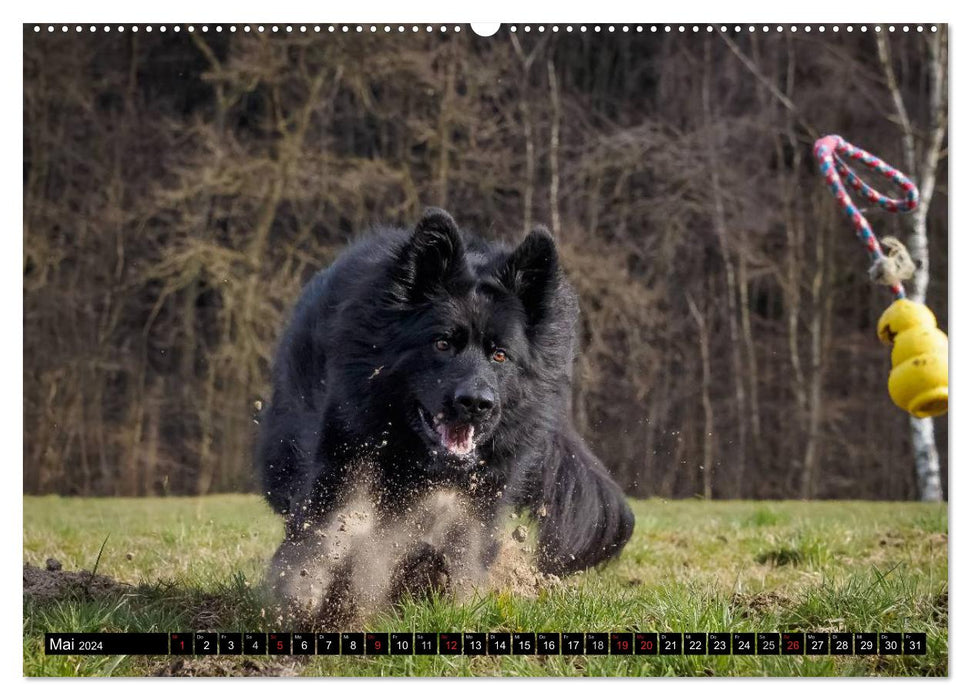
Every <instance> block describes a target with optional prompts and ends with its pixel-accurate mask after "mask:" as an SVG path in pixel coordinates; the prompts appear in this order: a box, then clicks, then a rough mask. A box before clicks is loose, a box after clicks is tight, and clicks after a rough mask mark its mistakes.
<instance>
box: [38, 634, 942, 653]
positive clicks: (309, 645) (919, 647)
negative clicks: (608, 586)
mask: <svg viewBox="0 0 971 700" xmlns="http://www.w3.org/2000/svg"><path fill="white" fill-rule="evenodd" d="M44 652H45V653H46V654H48V655H55V656H57V655H61V656H63V655H68V654H74V655H79V656H87V655H114V654H126V655H153V654H155V655H177V656H178V655H194V656H205V655H217V654H220V655H241V654H245V655H250V656H252V655H259V656H263V655H271V656H273V655H286V656H291V655H297V656H302V655H306V656H319V655H331V656H337V655H340V656H401V655H407V656H411V655H416V654H417V655H441V656H461V655H464V656H486V655H488V656H522V655H532V654H535V655H577V656H580V655H583V656H608V655H609V656H683V655H689V656H691V655H704V656H819V655H834V656H844V655H870V654H873V655H883V656H892V655H923V654H926V653H927V635H926V634H925V633H924V632H367V633H365V632H316V633H312V632H93V633H84V632H48V633H47V634H45V635H44Z"/></svg>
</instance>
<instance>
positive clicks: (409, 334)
mask: <svg viewBox="0 0 971 700" xmlns="http://www.w3.org/2000/svg"><path fill="white" fill-rule="evenodd" d="M578 315H579V309H578V305H577V300H576V295H575V293H574V292H573V290H572V288H571V287H570V286H569V284H568V283H567V281H566V279H565V277H564V275H563V273H562V271H561V268H560V265H559V262H558V257H557V251H556V246H555V244H554V241H553V239H552V237H551V236H550V234H549V233H548V232H547V231H546V230H545V229H543V228H537V229H536V230H534V231H532V232H531V233H530V234H529V235H528V236H527V237H526V238H525V240H524V241H523V242H522V243H521V244H520V245H519V246H518V247H516V248H514V249H511V248H510V247H508V246H505V245H502V244H499V243H492V242H486V241H483V240H480V239H478V238H475V237H472V236H468V235H466V234H464V233H462V232H460V231H459V229H458V227H457V226H456V224H455V222H454V220H453V219H452V217H451V216H450V215H449V214H447V213H446V212H444V211H442V210H438V209H429V210H428V211H427V212H426V213H425V215H424V216H423V217H422V219H421V221H419V222H418V224H417V226H416V227H415V229H414V231H411V232H409V231H405V230H393V229H383V230H378V231H376V232H374V233H373V234H372V235H370V236H368V237H366V238H364V239H363V240H361V241H359V242H358V243H357V244H356V245H354V246H352V247H351V248H349V249H348V250H347V251H346V252H345V253H344V254H343V255H342V256H341V257H340V258H339V259H338V260H337V261H336V262H335V263H334V264H333V265H332V266H331V267H329V268H328V269H326V270H323V271H321V272H320V273H318V274H317V275H316V276H315V277H314V278H313V279H312V280H311V282H310V283H309V284H308V285H307V287H306V288H305V290H304V292H303V294H302V297H301V299H300V301H299V302H298V303H297V306H296V309H295V310H294V312H293V316H292V319H291V321H290V324H289V327H288V328H287V330H286V332H285V334H284V336H283V340H282V342H281V344H280V347H279V351H278V353H277V356H276V361H275V366H274V373H273V384H274V389H273V397H272V400H271V402H270V405H269V407H268V409H267V410H266V411H265V412H264V415H263V416H262V418H261V436H260V442H259V446H258V455H257V461H258V465H259V471H260V474H261V478H262V484H263V490H264V493H265V496H266V498H267V500H268V501H269V503H270V504H271V505H272V507H273V508H274V509H275V510H276V511H278V512H279V513H281V514H283V515H284V516H285V518H286V526H287V536H288V538H289V539H291V540H293V539H299V538H300V537H301V533H302V532H304V531H306V530H307V529H308V524H311V525H312V524H316V523H318V522H322V521H323V520H324V519H326V518H327V517H328V515H329V514H331V513H332V512H333V511H334V510H335V509H336V508H338V507H339V506H340V505H341V504H342V499H344V498H345V497H346V496H347V494H348V493H349V489H350V488H351V487H352V486H353V483H354V479H355V476H356V475H357V474H358V473H359V472H360V470H361V469H362V466H361V465H368V469H369V470H370V471H371V472H373V473H374V474H375V475H376V480H377V484H378V485H377V488H378V490H379V493H380V498H378V499H377V500H378V504H379V508H380V509H382V510H384V511H385V512H388V513H394V512H399V511H403V510H404V509H405V508H407V507H408V505H409V503H412V502H414V500H415V499H418V498H420V497H422V496H423V495H426V494H428V493H430V492H431V491H433V490H435V489H437V488H442V487H445V488H450V489H455V490H458V491H459V492H460V493H462V494H464V495H465V496H466V497H467V499H468V502H469V503H471V504H472V506H471V508H472V509H473V511H474V513H473V515H474V517H475V518H477V519H479V520H480V521H481V522H484V523H486V524H489V525H491V524H493V523H494V522H495V520H496V518H498V516H499V513H500V512H502V511H503V510H505V509H506V508H512V509H515V510H518V511H523V510H528V511H531V512H532V513H533V514H534V515H535V516H536V519H537V521H538V522H539V523H540V525H539V558H538V565H539V567H540V568H541V569H542V570H543V571H546V572H549V573H555V574H565V573H570V572H574V571H578V570H581V569H584V568H586V567H590V566H593V565H595V564H597V563H599V562H602V561H604V560H606V559H608V558H610V557H612V556H614V555H616V554H617V553H618V552H620V550H621V549H622V548H623V546H624V545H625V544H626V542H627V540H628V539H629V538H630V535H631V531H632V529H633V525H634V517H633V514H632V513H631V510H630V508H629V507H628V505H627V503H626V501H625V498H624V494H623V493H622V491H621V489H620V488H619V487H618V486H617V484H616V483H614V481H613V480H612V479H611V478H610V476H609V475H608V474H607V472H606V471H605V470H604V468H603V466H602V465H601V464H600V462H599V461H598V460H597V458H596V457H595V456H594V455H593V453H592V452H591V451H590V450H589V449H588V448H587V446H586V445H585V444H584V442H583V440H582V439H581V438H580V436H579V435H578V434H577V432H576V430H575V429H574V427H573V425H572V421H571V405H570V402H571V399H570V397H571V384H572V368H573V364H574V356H575V353H576V348H577V330H576V328H577V320H578ZM497 349H498V350H501V351H504V353H505V355H504V357H505V360H504V361H498V359H500V358H501V357H502V356H500V355H497V354H496V350H497ZM467 395H469V396H471V397H472V399H473V400H474V401H473V404H474V405H472V404H470V405H472V408H469V406H468V405H465V404H463V405H457V402H458V401H459V400H460V399H462V400H463V401H464V398H463V397H466V396H467ZM475 401H478V403H475ZM435 415H440V416H441V417H442V418H441V420H444V421H451V423H450V424H456V425H466V424H468V425H473V426H475V427H476V429H475V436H476V438H477V440H478V441H477V443H476V447H475V450H474V452H473V453H472V454H471V455H459V454H454V453H452V452H450V451H449V450H448V449H444V448H443V447H442V444H444V443H442V444H436V442H435V441H436V433H435V429H434V428H431V427H430V425H431V422H433V421H434V420H435V419H434V418H431V417H433V416H435ZM444 439H445V438H442V440H444ZM494 553H495V548H492V549H490V550H489V553H488V554H486V555H485V556H486V558H487V561H485V562H483V564H484V565H485V566H488V565H489V563H490V562H489V561H488V559H489V558H490V557H492V556H494Z"/></svg>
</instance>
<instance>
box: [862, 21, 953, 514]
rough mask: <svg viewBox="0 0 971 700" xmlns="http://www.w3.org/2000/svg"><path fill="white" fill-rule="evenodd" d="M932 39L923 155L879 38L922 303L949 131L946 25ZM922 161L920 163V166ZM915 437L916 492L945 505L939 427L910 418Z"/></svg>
mask: <svg viewBox="0 0 971 700" xmlns="http://www.w3.org/2000/svg"><path fill="white" fill-rule="evenodd" d="M927 41H928V54H929V59H930V60H929V61H928V70H929V72H930V75H929V76H928V83H929V86H930V94H929V95H928V110H929V119H930V124H929V125H928V129H927V136H926V143H925V144H924V147H923V148H922V149H920V151H918V148H917V139H916V134H915V130H914V125H913V122H912V121H911V119H910V116H909V114H908V113H907V108H906V106H905V104H904V100H903V95H902V94H901V91H900V85H899V84H898V82H897V79H896V75H895V74H894V72H893V60H892V57H891V55H890V44H889V42H888V41H887V38H886V37H885V36H883V35H878V37H877V49H878V54H879V57H880V64H881V66H882V68H883V73H884V79H885V80H886V82H887V89H888V90H890V96H891V98H892V99H893V103H894V108H895V109H896V112H897V121H898V122H899V123H900V129H901V131H902V132H903V133H902V138H903V146H904V160H905V163H904V165H905V167H906V168H907V170H908V171H909V172H910V173H911V174H915V175H917V187H918V189H919V190H920V203H919V204H918V205H917V211H916V212H914V215H913V216H912V217H910V224H911V230H910V235H909V236H908V237H907V248H908V249H909V250H910V255H911V257H912V258H913V260H914V264H915V266H916V271H915V272H914V280H913V286H912V288H911V293H910V298H911V299H912V300H913V301H916V302H917V303H919V304H923V303H924V301H925V300H926V298H927V285H928V283H929V282H930V254H929V252H928V248H927V213H928V211H929V210H930V204H931V198H932V197H933V196H934V185H935V183H936V181H937V167H938V164H939V162H940V156H941V145H942V144H943V142H944V132H945V130H946V128H947V95H946V82H945V81H946V79H947V34H946V31H945V29H944V28H943V27H941V28H940V30H939V31H938V32H937V33H935V34H931V35H929V36H928V37H927ZM918 161H919V162H918ZM910 436H911V441H912V443H913V447H914V468H915V471H916V476H917V493H918V495H919V497H920V499H921V500H922V501H941V500H943V498H944V492H943V489H942V488H941V460H940V456H939V455H938V453H937V443H936V441H935V439H934V423H933V420H932V419H931V418H914V417H911V418H910Z"/></svg>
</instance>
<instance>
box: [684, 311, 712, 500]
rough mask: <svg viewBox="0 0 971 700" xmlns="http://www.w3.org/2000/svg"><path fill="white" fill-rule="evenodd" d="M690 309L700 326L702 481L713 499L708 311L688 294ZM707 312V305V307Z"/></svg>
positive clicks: (706, 493)
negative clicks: (703, 427) (703, 418)
mask: <svg viewBox="0 0 971 700" xmlns="http://www.w3.org/2000/svg"><path fill="white" fill-rule="evenodd" d="M688 311H690V312H691V317H692V318H693V319H694V321H695V323H696V324H697V326H698V351H699V354H700V355H701V406H702V410H703V411H704V414H705V431H704V432H705V436H704V440H703V442H702V445H703V452H702V454H703V455H704V457H703V458H702V463H701V483H702V488H703V489H704V495H705V500H711V482H712V479H713V478H714V474H713V473H712V472H713V469H714V462H713V461H712V446H711V441H712V439H713V437H714V432H715V427H714V426H715V418H714V413H713V412H712V408H711V350H710V348H709V343H708V319H706V318H705V316H706V315H707V313H704V314H703V313H702V312H701V311H700V310H699V309H698V306H697V304H695V302H694V299H692V298H691V295H688ZM705 311H706V312H707V307H706V308H705Z"/></svg>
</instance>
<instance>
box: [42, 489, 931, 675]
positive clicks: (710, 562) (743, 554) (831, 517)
mask: <svg viewBox="0 0 971 700" xmlns="http://www.w3.org/2000/svg"><path fill="white" fill-rule="evenodd" d="M633 505H634V508H635V510H636V513H637V518H638V519H637V529H636V531H635V533H634V537H633V538H632V540H631V542H630V544H629V545H628V546H627V548H626V549H625V550H624V552H623V554H622V555H621V557H620V558H619V559H618V560H616V561H614V562H611V563H609V564H608V565H606V566H604V567H602V568H600V569H598V570H592V571H588V572H586V573H584V574H582V575H578V576H574V577H571V578H569V579H567V580H566V581H565V582H564V583H563V585H562V586H560V587H556V588H553V589H550V590H546V591H544V592H542V593H541V594H540V595H539V596H538V597H537V598H525V597H518V596H514V595H511V594H509V593H507V592H499V593H490V594H484V595H481V596H477V597H475V598H473V599H472V600H469V601H466V602H464V603H461V604H458V603H456V602H455V601H454V600H451V599H448V598H438V599H428V600H421V601H410V602H406V603H404V604H403V605H401V606H400V607H399V608H397V609H394V610H389V611H387V612H386V613H383V614H381V615H379V616H377V617H375V618H373V619H371V620H370V621H369V623H368V625H367V630H371V631H426V632H428V631H431V632H449V631H489V630H510V631H517V630H520V631H564V632H565V631H604V632H607V631H625V630H628V631H630V630H641V631H701V632H707V631H787V630H793V631H860V632H875V631H913V632H926V633H927V639H928V647H929V651H928V654H927V655H926V656H907V657H889V656H823V657H808V656H807V657H788V656H784V657H774V658H773V657H743V656H739V657H731V656H729V657H723V656H676V657H653V658H652V657H622V656H614V657H612V656H607V657H595V656H591V657H584V656H560V657H552V656H550V657H545V656H533V657H448V656H439V657H431V656H414V657H383V658H377V657H314V658H311V659H302V658H299V657H264V658H258V657H243V658H233V657H205V658H203V657H195V658H188V659H184V660H183V659H177V658H176V657H127V656H115V657H95V656H63V657H58V656H50V657H48V656H45V655H44V653H43V647H42V640H43V633H44V632H45V631H163V632H168V631H190V630H196V629H209V630H232V631H255V630H264V631H286V625H281V624H279V623H277V622H276V621H275V620H273V619H272V615H271V614H269V613H268V611H269V610H270V609H271V608H272V606H271V601H270V600H269V599H268V598H267V597H266V596H265V594H264V593H263V592H262V588H261V585H260V584H261V580H262V575H263V572H264V570H265V567H266V563H267V561H268V559H269V557H270V556H271V555H272V553H273V551H274V549H275V547H276V545H277V544H278V543H279V541H280V539H281V537H282V525H281V522H280V520H279V518H277V517H276V516H274V515H273V514H272V513H271V512H270V511H269V509H268V508H267V507H266V506H264V505H263V503H262V502H261V501H260V500H259V498H257V497H256V496H244V495H233V496H213V497H206V498H167V499H66V498H57V497H27V498H25V499H24V561H25V563H30V564H34V565H37V566H40V567H43V566H44V562H45V560H46V559H47V558H48V557H54V558H56V559H58V560H59V561H60V562H61V563H62V564H63V566H64V569H65V570H76V569H87V570H91V569H92V568H93V567H94V565H95V562H96V561H98V569H97V573H98V574H104V575H106V576H110V577H112V578H114V579H117V580H120V581H124V582H128V583H132V584H135V585H136V586H137V587H136V588H134V589H132V590H131V591H129V592H124V593H116V594H110V595H107V596H101V597H98V596H91V595H85V594H83V593H77V594H73V595H69V596H67V597H65V598H61V599H57V600H49V601H46V602H40V601H37V600H25V602H24V629H23V632H24V674H25V675H29V676H65V675H85V676H107V675H114V676H119V675H122V676H140V675H149V674H154V673H184V674H188V673H191V674H197V675H226V674H274V675H276V674H296V675H310V676H313V675H341V676H357V675H366V676H398V675H419V676H450V675H455V676H494V675H514V676H575V675H581V676H583V675H587V676H699V675H709V676H710V675H714V676H795V675H808V676H858V675H893V676H901V675H904V676H909V675H933V676H940V675H947V663H948V661H947V622H948V617H947V615H948V608H947V596H948V582H947V509H946V506H944V505H931V504H919V503H870V502H820V503H804V502H772V503H765V502H761V503H760V502H713V503H706V502H702V501H638V502H635V503H634V504H633ZM105 537H107V538H108V539H107V542H106V543H105V546H104V551H103V552H102V553H101V558H100V561H99V560H98V554H99V550H100V549H101V546H102V543H103V542H105ZM281 628H283V629H282V630H281ZM297 631H299V630H297Z"/></svg>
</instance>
